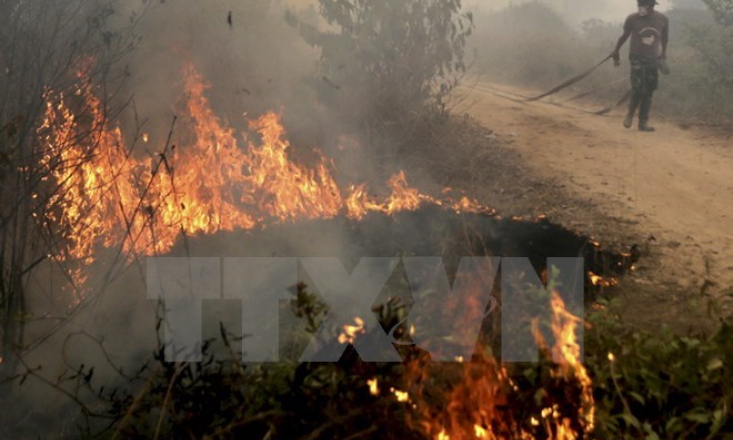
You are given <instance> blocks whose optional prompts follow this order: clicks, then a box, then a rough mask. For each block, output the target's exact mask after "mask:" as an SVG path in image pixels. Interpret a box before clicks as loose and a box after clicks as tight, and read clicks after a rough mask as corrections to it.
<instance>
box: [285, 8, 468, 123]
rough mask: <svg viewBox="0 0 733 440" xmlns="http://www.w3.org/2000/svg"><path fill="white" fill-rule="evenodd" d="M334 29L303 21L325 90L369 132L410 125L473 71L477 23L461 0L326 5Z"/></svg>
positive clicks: (440, 104) (327, 98) (441, 105)
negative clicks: (470, 58)
mask: <svg viewBox="0 0 733 440" xmlns="http://www.w3.org/2000/svg"><path fill="white" fill-rule="evenodd" d="M319 4H320V13H321V16H322V18H323V20H325V22H326V24H327V26H325V30H321V29H319V28H318V27H317V26H316V25H313V24H307V23H305V22H304V21H302V20H301V21H299V20H298V19H297V18H296V17H295V16H294V15H293V14H292V13H291V14H288V15H287V16H286V19H287V20H288V22H289V23H290V24H292V25H294V26H295V25H297V26H299V28H300V32H301V35H302V37H303V38H304V40H305V41H306V42H307V43H308V44H310V45H312V46H314V47H316V48H318V49H319V50H320V51H321V62H322V65H321V71H322V72H321V73H322V76H321V78H319V79H318V80H316V83H317V89H318V91H319V95H320V97H321V99H322V101H323V102H325V103H327V104H328V105H329V106H330V107H331V108H332V109H333V110H334V111H335V112H337V113H338V114H339V115H342V116H347V119H350V120H351V121H360V122H361V123H362V124H364V125H366V126H373V125H374V124H375V123H376V124H382V123H385V122H391V123H394V122H404V121H406V120H410V119H411V118H412V117H413V116H414V115H415V114H420V113H422V111H423V110H425V108H426V107H427V108H428V109H430V110H433V111H438V112H443V111H444V110H445V98H446V96H447V95H448V93H449V92H450V91H451V89H452V88H453V87H455V86H456V84H457V75H459V74H461V73H463V72H464V71H465V69H466V66H465V63H464V52H465V51H464V48H465V44H466V39H467V38H468V37H469V36H470V35H471V32H472V30H473V22H472V20H473V17H472V15H471V14H470V13H465V14H463V13H461V12H460V11H461V1H460V0H400V1H394V0H319Z"/></svg>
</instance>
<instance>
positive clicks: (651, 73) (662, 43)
mask: <svg viewBox="0 0 733 440" xmlns="http://www.w3.org/2000/svg"><path fill="white" fill-rule="evenodd" d="M637 1H638V6H639V12H637V13H634V14H631V15H629V16H628V17H627V18H626V22H625V23H624V33H623V35H621V38H619V39H618V43H617V44H616V49H615V50H614V51H613V60H614V62H615V64H616V66H619V65H621V62H620V56H619V51H620V50H621V47H622V46H623V45H624V44H625V43H626V40H628V39H629V37H631V45H630V48H629V61H630V62H631V102H630V104H629V112H628V113H627V114H626V118H625V119H624V127H626V128H631V125H632V124H633V122H634V114H635V113H636V109H637V108H638V109H639V130H641V131H654V127H651V126H649V110H650V109H651V106H652V95H653V94H654V91H655V90H656V89H657V84H658V82H659V67H660V63H661V65H663V63H664V60H665V59H666V57H667V41H668V40H669V19H668V18H667V17H666V16H665V15H664V14H662V13H661V12H657V11H655V10H654V6H655V5H656V4H657V2H656V1H655V0H637Z"/></svg>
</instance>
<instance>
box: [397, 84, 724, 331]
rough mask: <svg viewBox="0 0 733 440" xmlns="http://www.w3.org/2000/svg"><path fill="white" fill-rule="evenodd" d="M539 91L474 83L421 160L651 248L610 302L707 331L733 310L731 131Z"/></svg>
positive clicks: (516, 203)
mask: <svg viewBox="0 0 733 440" xmlns="http://www.w3.org/2000/svg"><path fill="white" fill-rule="evenodd" d="M534 92H536V91H527V90H518V89H512V88H510V87H507V86H503V85H502V86H497V85H493V84H488V83H479V84H476V85H474V86H472V87H470V88H463V89H462V90H461V95H462V96H461V99H460V103H459V104H458V105H457V106H456V108H455V109H454V114H461V115H462V116H461V117H458V118H455V120H454V121H452V123H450V124H448V125H449V127H450V128H448V129H443V130H441V129H436V130H435V132H436V133H438V135H437V136H433V139H437V140H435V141H434V142H432V144H431V145H430V146H429V147H426V148H424V149H421V150H420V153H419V154H413V155H412V156H411V158H410V159H408V161H410V162H411V164H410V166H409V168H411V169H413V170H415V171H418V170H420V169H422V170H423V171H424V172H425V174H426V175H429V176H430V177H431V178H432V179H433V180H437V181H436V182H435V183H436V184H437V185H443V186H448V187H451V188H453V190H454V192H458V191H460V192H464V193H466V194H468V195H469V196H471V197H475V198H476V199H477V200H479V201H480V202H482V203H484V204H487V205H489V206H492V207H494V208H496V209H497V210H498V211H499V212H500V213H503V214H504V215H516V216H525V217H536V216H537V215H540V214H542V215H546V216H548V218H549V219H550V220H551V221H553V222H556V223H560V224H562V225H563V226H566V227H569V228H571V229H575V230H577V231H578V232H581V233H584V234H588V235H590V236H592V237H594V238H595V239H596V240H598V241H600V242H602V243H605V244H606V245H609V244H610V245H612V244H616V245H620V246H627V247H628V246H630V245H632V244H637V245H639V246H640V248H641V250H642V252H643V254H642V259H641V260H640V261H639V263H638V264H637V265H636V270H635V272H634V273H633V275H631V276H629V277H626V278H624V279H623V280H622V281H621V284H620V285H619V286H618V287H617V288H614V289H613V290H612V291H610V292H608V297H609V299H613V300H614V301H611V304H610V305H608V306H607V307H606V309H607V310H609V311H610V312H611V313H617V314H619V315H620V316H621V317H622V319H623V320H624V321H625V322H627V323H629V324H631V325H634V326H637V327H639V328H643V329H646V330H650V331H654V330H658V329H659V328H660V326H662V325H667V326H669V327H670V328H671V329H672V330H673V331H676V332H678V333H697V332H704V331H706V330H708V329H710V328H712V327H714V326H715V324H716V322H719V320H720V319H728V318H730V317H731V316H733V313H732V311H733V142H731V137H730V136H727V135H725V134H724V133H720V132H714V131H712V129H710V128H705V127H693V126H689V125H684V126H680V125H678V124H676V123H675V122H673V121H665V120H655V121H653V122H654V124H655V126H656V128H657V131H656V132H655V133H644V132H640V131H638V130H636V129H630V130H627V129H625V128H623V126H622V124H621V121H622V118H623V113H624V112H623V110H621V109H617V110H614V111H613V112H611V113H610V114H608V115H606V116H597V115H593V114H591V113H592V111H594V110H597V109H598V108H594V107H593V106H590V105H586V107H583V106H578V105H577V104H576V106H575V107H566V106H562V105H558V104H555V103H553V102H552V100H551V99H546V101H540V102H526V101H523V100H522V98H521V97H522V96H532V95H533V93H534ZM547 101H549V102H547ZM446 152H449V154H446ZM408 175H409V174H408Z"/></svg>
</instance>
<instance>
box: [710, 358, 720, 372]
mask: <svg viewBox="0 0 733 440" xmlns="http://www.w3.org/2000/svg"><path fill="white" fill-rule="evenodd" d="M707 368H708V371H713V370H717V369H718V368H723V361H722V360H721V359H720V358H718V357H715V358H712V359H710V362H708V367H707Z"/></svg>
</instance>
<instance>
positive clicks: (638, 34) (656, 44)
mask: <svg viewBox="0 0 733 440" xmlns="http://www.w3.org/2000/svg"><path fill="white" fill-rule="evenodd" d="M624 30H625V31H628V32H631V48H630V51H629V53H630V54H631V55H636V56H641V57H644V58H657V57H658V56H659V55H661V54H662V35H665V34H667V33H668V32H669V19H668V18H667V16H666V15H664V14H662V13H661V12H657V11H653V12H651V13H649V14H648V15H646V16H644V17H642V16H641V15H639V13H636V14H631V15H629V16H628V17H627V18H626V22H625V23H624Z"/></svg>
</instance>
